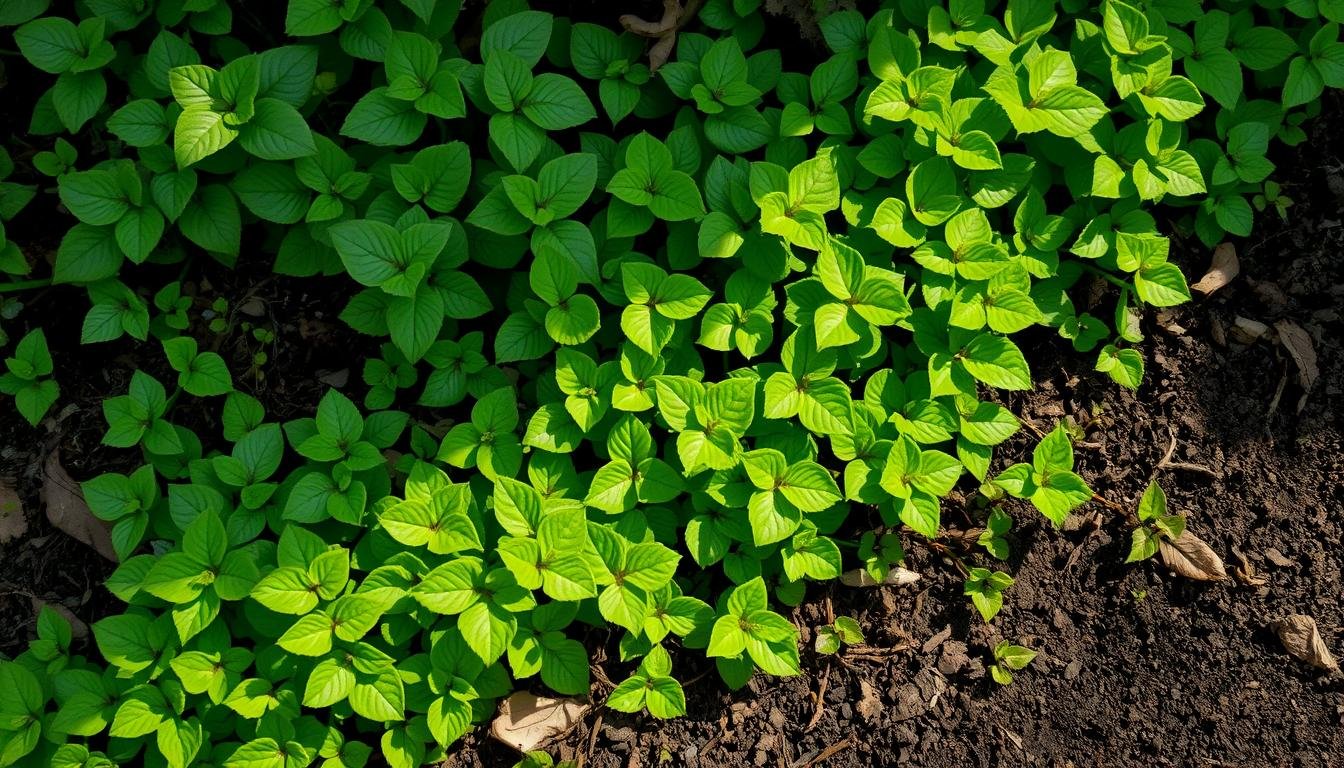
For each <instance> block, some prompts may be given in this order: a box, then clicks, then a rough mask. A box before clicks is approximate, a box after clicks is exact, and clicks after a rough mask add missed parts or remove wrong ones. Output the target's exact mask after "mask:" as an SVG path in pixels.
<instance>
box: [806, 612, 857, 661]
mask: <svg viewBox="0 0 1344 768" xmlns="http://www.w3.org/2000/svg"><path fill="white" fill-rule="evenodd" d="M861 643H863V630H862V629H861V628H860V627H859V623H858V622H857V621H855V620H853V619H851V618H850V617H848V616H837V617H835V621H834V622H833V623H831V624H825V625H823V626H820V627H817V636H816V640H815V642H814V643H813V647H814V648H816V650H817V653H821V654H826V655H830V654H835V653H839V652H840V648H841V646H845V645H859V644H861Z"/></svg>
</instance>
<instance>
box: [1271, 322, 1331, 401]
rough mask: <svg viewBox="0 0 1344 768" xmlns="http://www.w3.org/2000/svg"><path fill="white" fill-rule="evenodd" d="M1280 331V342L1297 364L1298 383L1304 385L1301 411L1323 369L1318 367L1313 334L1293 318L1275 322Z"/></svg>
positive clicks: (1275, 328)
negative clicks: (1312, 339)
mask: <svg viewBox="0 0 1344 768" xmlns="http://www.w3.org/2000/svg"><path fill="white" fill-rule="evenodd" d="M1274 330H1276V331H1278V332H1279V342H1280V343H1282V344H1283V347H1284V349H1287V350H1288V354H1289V355H1291V356H1292V358H1293V362H1294V363H1296V364H1297V383H1298V384H1299V385H1300V386H1301V387H1302V396H1301V397H1299V398H1298V399H1297V412H1298V413H1301V412H1302V409H1303V408H1304V407H1305V406H1306V404H1307V396H1308V395H1310V394H1311V388H1312V387H1313V386H1315V385H1316V379H1318V378H1320V376H1321V371H1320V369H1319V368H1317V367H1316V347H1314V346H1313V345H1312V343H1311V334H1309V333H1307V332H1306V331H1305V330H1303V328H1302V326H1300V325H1298V324H1297V323H1294V322H1293V321H1292V320H1280V321H1279V322H1277V323H1275V324H1274Z"/></svg>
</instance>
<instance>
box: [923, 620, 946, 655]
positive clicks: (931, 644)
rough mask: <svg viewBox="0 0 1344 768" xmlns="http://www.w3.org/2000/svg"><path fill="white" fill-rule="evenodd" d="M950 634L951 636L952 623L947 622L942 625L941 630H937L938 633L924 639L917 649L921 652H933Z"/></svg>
mask: <svg viewBox="0 0 1344 768" xmlns="http://www.w3.org/2000/svg"><path fill="white" fill-rule="evenodd" d="M951 636H952V625H951V624H948V625H947V626H946V627H943V631H942V632H939V633H938V634H936V635H934V636H932V637H930V638H929V639H928V640H925V641H924V645H922V646H920V648H919V650H920V652H922V653H933V652H934V651H935V650H937V649H938V646H940V645H942V644H943V643H944V642H946V641H947V638H949V637H951Z"/></svg>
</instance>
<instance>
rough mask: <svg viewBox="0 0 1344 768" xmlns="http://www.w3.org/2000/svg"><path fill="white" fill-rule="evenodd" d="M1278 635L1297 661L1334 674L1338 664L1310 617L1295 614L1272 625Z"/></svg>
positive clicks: (1314, 621)
mask: <svg viewBox="0 0 1344 768" xmlns="http://www.w3.org/2000/svg"><path fill="white" fill-rule="evenodd" d="M1274 629H1275V631H1276V632H1278V633H1279V640H1280V641H1281V642H1282V643H1283V647H1284V648H1285V649H1286V650H1287V651H1288V652H1289V653H1291V654H1292V655H1293V656H1295V657H1297V658H1298V659H1300V660H1302V661H1305V662H1307V663H1308V664H1310V665H1312V666H1313V667H1318V668H1320V669H1324V670H1328V671H1330V672H1334V671H1335V670H1337V669H1339V662H1337V661H1335V657H1334V656H1333V655H1331V653H1330V649H1329V648H1327V647H1326V645H1325V641H1324V640H1322V639H1321V633H1320V630H1318V629H1316V620H1315V619H1313V618H1311V617H1310V616H1306V615H1303V614H1300V613H1295V614H1293V615H1291V616H1288V617H1287V618H1285V619H1283V620H1282V621H1280V622H1278V623H1277V624H1275V625H1274Z"/></svg>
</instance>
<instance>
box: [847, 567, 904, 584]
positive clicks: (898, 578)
mask: <svg viewBox="0 0 1344 768" xmlns="http://www.w3.org/2000/svg"><path fill="white" fill-rule="evenodd" d="M916 581H919V574H918V573H915V572H914V571H910V570H906V569H905V568H892V569H891V570H889V571H887V578H885V579H883V580H882V581H878V580H877V579H874V578H873V577H872V575H871V574H869V573H868V571H866V570H864V569H863V568H855V569H854V570H852V571H845V572H844V573H842V574H840V583H841V584H844V585H845V586H846V587H877V586H888V587H904V586H907V585H910V584H914V583H915V582H916Z"/></svg>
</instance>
